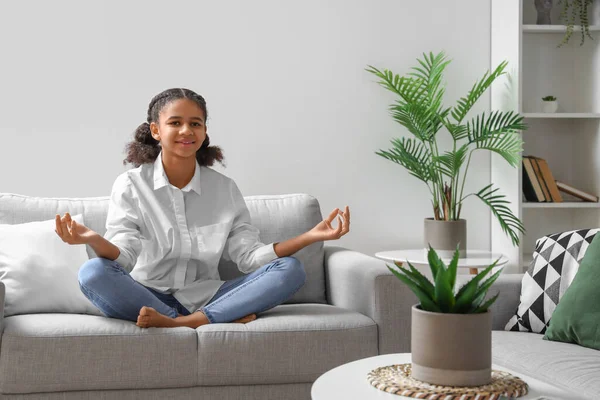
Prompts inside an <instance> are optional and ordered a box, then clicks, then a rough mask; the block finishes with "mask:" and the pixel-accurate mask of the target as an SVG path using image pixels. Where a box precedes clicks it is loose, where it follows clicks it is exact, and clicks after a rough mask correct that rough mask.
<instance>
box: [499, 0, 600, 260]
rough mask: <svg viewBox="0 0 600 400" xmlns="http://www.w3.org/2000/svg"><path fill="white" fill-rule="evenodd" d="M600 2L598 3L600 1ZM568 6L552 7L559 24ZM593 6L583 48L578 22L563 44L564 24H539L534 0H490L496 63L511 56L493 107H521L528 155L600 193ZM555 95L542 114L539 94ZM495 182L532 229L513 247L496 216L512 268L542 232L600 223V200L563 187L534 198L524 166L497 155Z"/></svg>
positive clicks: (598, 23) (599, 17)
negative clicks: (526, 193) (554, 105)
mask: <svg viewBox="0 0 600 400" xmlns="http://www.w3.org/2000/svg"><path fill="white" fill-rule="evenodd" d="M599 3H600V2H599ZM561 7H562V5H561V4H558V5H557V4H556V2H555V5H554V9H553V10H552V23H558V21H559V14H560V9H561ZM594 7H596V8H595V9H594V10H591V11H592V12H590V18H591V20H590V34H591V35H592V37H594V40H591V39H589V38H586V41H585V43H584V45H583V46H580V35H581V33H580V30H579V28H578V27H576V28H575V30H574V33H573V35H572V36H571V40H570V41H569V43H568V44H566V45H564V46H562V47H560V48H559V47H557V46H558V44H559V43H560V42H561V40H562V38H563V36H564V34H565V33H566V26H564V25H536V16H537V12H536V9H535V5H534V0H492V29H491V36H492V41H491V68H492V69H493V68H495V67H496V66H497V65H498V64H499V63H500V62H502V61H504V60H507V61H508V62H509V64H508V67H507V69H506V72H507V74H506V75H504V76H503V77H502V78H499V79H497V80H496V82H494V84H493V86H492V91H491V109H492V110H504V111H517V112H519V113H520V114H521V115H523V116H524V117H525V123H526V124H527V125H528V129H527V130H525V131H523V132H522V133H521V134H522V137H523V141H524V146H523V155H534V156H538V157H541V158H544V159H546V160H547V161H548V165H549V166H550V169H551V170H552V173H553V175H554V177H555V179H557V180H560V181H562V182H565V183H568V184H570V185H572V186H574V187H576V188H578V189H581V190H584V191H586V192H589V193H593V194H596V195H598V194H599V193H600V12H599V10H598V5H594ZM548 95H554V96H556V97H557V99H558V102H559V110H558V112H557V113H553V114H550V113H543V112H541V111H542V100H541V98H542V97H544V96H548ZM491 163H492V164H491V174H492V176H491V181H492V182H493V183H494V184H495V185H497V186H498V187H500V190H501V191H502V193H504V194H506V195H507V198H508V200H509V201H510V202H511V209H512V211H513V212H514V213H515V215H517V216H518V217H519V218H520V219H521V221H523V223H524V225H525V229H526V233H525V235H523V236H522V238H521V241H520V245H519V246H518V247H515V246H513V244H512V243H511V241H510V240H509V239H508V238H507V237H506V234H505V233H504V232H503V231H502V230H501V229H500V226H499V224H498V223H497V222H496V221H495V219H494V218H492V233H491V239H492V245H491V247H492V251H493V252H501V253H504V254H506V255H507V256H508V258H509V260H510V261H509V264H508V267H507V268H506V270H507V271H509V272H523V271H524V270H525V269H526V267H527V266H528V265H529V263H530V262H531V259H532V253H533V250H534V248H535V242H536V240H537V239H538V238H540V237H542V236H544V235H547V234H549V233H553V232H559V231H563V230H570V229H579V228H586V227H600V203H587V202H581V201H578V199H575V198H574V197H571V196H569V195H566V194H564V193H561V194H562V196H563V199H564V202H563V203H528V202H525V201H523V196H522V180H521V177H522V175H521V174H522V171H521V167H519V168H512V167H510V166H509V165H508V164H507V163H506V161H505V160H504V159H502V158H500V157H499V156H497V155H493V156H492V161H491Z"/></svg>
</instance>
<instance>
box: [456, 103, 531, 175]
mask: <svg viewBox="0 0 600 400" xmlns="http://www.w3.org/2000/svg"><path fill="white" fill-rule="evenodd" d="M525 129H527V125H525V124H524V123H523V117H522V116H521V115H519V114H518V113H515V112H513V111H509V112H503V111H494V112H492V113H490V114H489V115H488V116H487V118H486V115H485V112H484V113H483V114H482V115H481V116H479V115H477V116H476V117H475V118H473V119H472V120H471V121H470V122H468V123H467V135H468V138H469V144H475V147H476V148H477V149H486V150H489V151H492V152H494V153H497V154H499V155H500V156H502V157H503V158H504V159H505V160H506V161H507V162H508V163H509V164H510V165H511V166H513V167H517V166H518V165H519V164H520V163H521V152H522V151H523V140H522V139H521V134H520V131H522V130H525Z"/></svg>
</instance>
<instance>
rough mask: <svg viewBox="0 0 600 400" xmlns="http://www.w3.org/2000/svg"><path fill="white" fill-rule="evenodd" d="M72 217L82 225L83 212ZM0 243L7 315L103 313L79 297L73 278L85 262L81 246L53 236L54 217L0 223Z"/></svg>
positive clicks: (77, 284)
mask: <svg viewBox="0 0 600 400" xmlns="http://www.w3.org/2000/svg"><path fill="white" fill-rule="evenodd" d="M71 218H72V219H73V221H74V222H77V223H79V224H84V221H83V217H82V215H81V214H78V215H73V216H72V217H71ZM0 243H2V245H0V280H1V281H2V283H4V285H5V288H6V297H5V303H4V316H5V317H7V316H11V315H16V314H36V313H74V314H91V315H102V313H101V312H100V310H98V308H97V307H96V306H95V305H94V304H92V302H91V301H89V300H88V299H87V297H85V296H84V295H83V293H82V292H81V289H80V288H79V282H78V280H77V273H78V271H79V268H80V267H81V266H82V265H83V264H84V263H85V262H86V261H88V255H87V253H86V249H85V246H82V245H80V244H78V245H70V244H67V243H64V242H63V241H62V240H61V238H60V237H59V236H58V234H57V233H56V220H55V219H54V218H52V219H49V220H47V221H34V222H26V223H23V224H0ZM40 293H43V294H44V295H43V296H40Z"/></svg>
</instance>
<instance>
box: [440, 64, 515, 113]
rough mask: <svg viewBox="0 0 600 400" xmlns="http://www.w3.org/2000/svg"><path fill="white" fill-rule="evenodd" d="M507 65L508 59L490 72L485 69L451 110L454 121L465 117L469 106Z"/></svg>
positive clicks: (502, 72) (469, 108)
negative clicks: (481, 75) (465, 95)
mask: <svg viewBox="0 0 600 400" xmlns="http://www.w3.org/2000/svg"><path fill="white" fill-rule="evenodd" d="M507 65H508V61H503V62H501V63H500V64H499V65H498V66H497V67H496V69H495V70H494V71H493V72H492V73H491V74H490V72H489V71H487V72H486V73H485V74H484V75H483V78H481V79H480V80H479V81H478V82H476V83H475V84H474V85H473V87H472V88H471V90H470V91H469V93H468V94H467V97H461V98H460V99H459V100H458V105H457V106H455V107H454V109H453V110H452V113H451V114H452V117H453V118H454V119H455V120H456V123H458V124H460V123H461V121H462V120H463V119H464V118H465V117H466V115H467V113H468V112H469V110H471V107H473V105H474V104H475V103H476V102H477V100H478V99H479V98H480V97H481V95H483V93H484V92H485V91H486V90H487V89H488V88H489V87H490V86H491V85H492V83H493V82H494V80H496V78H498V77H499V76H501V75H502V74H504V68H506V66H507Z"/></svg>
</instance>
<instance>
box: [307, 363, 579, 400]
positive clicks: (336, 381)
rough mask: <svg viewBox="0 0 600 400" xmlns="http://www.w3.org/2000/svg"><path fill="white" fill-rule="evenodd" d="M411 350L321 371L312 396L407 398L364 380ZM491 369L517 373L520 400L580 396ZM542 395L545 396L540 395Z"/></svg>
mask: <svg viewBox="0 0 600 400" xmlns="http://www.w3.org/2000/svg"><path fill="white" fill-rule="evenodd" d="M410 362H411V359H410V353H403V354H384V355H381V356H375V357H369V358H363V359H362V360H357V361H352V362H349V363H347V364H343V365H340V366H339V367H336V368H333V369H331V370H329V371H327V372H325V373H324V374H323V375H321V376H320V377H319V378H317V380H316V381H315V382H314V383H313V385H312V388H311V393H310V394H311V397H312V399H313V400H332V399H361V400H362V399H367V400H368V399H389V400H392V399H396V400H400V399H409V398H410V397H405V396H399V395H397V394H391V393H387V392H384V391H383V390H379V389H377V388H376V387H374V386H372V385H371V384H370V383H369V381H367V374H368V373H369V372H371V371H372V370H374V369H375V368H378V367H385V366H388V365H393V364H405V363H410ZM492 368H493V369H496V370H499V371H505V372H508V373H510V374H512V375H515V376H518V377H519V378H521V379H522V380H524V381H525V382H526V383H527V385H528V386H529V393H528V394H527V395H526V396H523V397H518V399H519V400H521V399H523V400H534V399H546V398H547V399H548V400H550V399H551V400H559V399H560V400H564V399H569V400H579V399H581V397H580V396H578V395H576V394H574V393H568V392H565V391H564V390H562V389H559V388H557V387H555V386H552V385H550V384H548V383H545V382H542V381H539V380H537V379H534V378H532V377H529V376H527V375H524V374H520V373H516V372H514V371H511V370H510V369H507V368H503V367H500V366H497V365H493V366H492ZM541 396H545V397H541Z"/></svg>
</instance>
